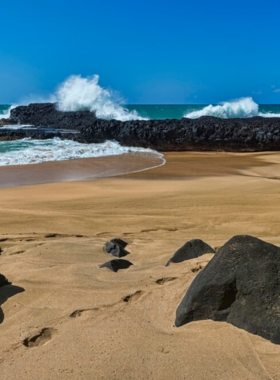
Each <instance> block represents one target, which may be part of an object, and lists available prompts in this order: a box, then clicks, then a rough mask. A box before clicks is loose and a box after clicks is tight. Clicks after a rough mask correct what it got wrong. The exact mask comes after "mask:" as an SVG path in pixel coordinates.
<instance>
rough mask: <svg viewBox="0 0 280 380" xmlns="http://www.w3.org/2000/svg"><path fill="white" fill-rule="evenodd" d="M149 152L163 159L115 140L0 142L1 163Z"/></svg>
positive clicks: (38, 161) (17, 163)
mask: <svg viewBox="0 0 280 380" xmlns="http://www.w3.org/2000/svg"><path fill="white" fill-rule="evenodd" d="M133 152H136V153H137V152H139V153H149V154H154V155H157V156H158V157H160V158H162V157H163V155H161V154H160V153H158V152H156V151H154V150H152V149H145V148H134V147H124V146H121V145H120V144H119V143H117V142H116V141H106V142H104V143H101V144H81V143H78V142H76V141H72V140H61V139H59V138H53V139H47V140H31V139H30V138H25V139H22V140H14V141H9V142H4V141H3V142H0V154H1V160H0V166H9V165H28V164H38V163H41V162H48V161H64V160H71V159H78V158H89V157H104V156H115V155H121V154H126V153H133Z"/></svg>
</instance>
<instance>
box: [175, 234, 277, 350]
mask: <svg viewBox="0 0 280 380" xmlns="http://www.w3.org/2000/svg"><path fill="white" fill-rule="evenodd" d="M279 296H280V248H279V247H276V246H275V245H272V244H269V243H266V242H264V241H262V240H259V239H257V238H255V237H252V236H246V235H245V236H235V237H233V238H232V239H230V240H229V241H228V242H227V243H226V244H225V245H224V246H223V247H222V248H221V249H220V250H219V251H218V253H217V254H216V255H215V256H214V257H213V259H212V260H211V261H210V262H209V264H208V265H207V266H206V267H205V268H204V269H203V270H202V271H201V272H200V273H199V274H198V275H197V277H196V278H195V279H194V281H193V283H192V284H191V286H190V288H189V290H188V291H187V293H186V295H185V297H184V298H183V300H182V302H181V304H180V305H179V307H178V309H177V311H176V320H175V325H176V326H182V325H184V324H186V323H189V322H192V321H198V320H203V319H212V320H214V321H226V322H229V323H231V324H233V325H234V326H236V327H239V328H242V329H244V330H247V331H248V332H250V333H252V334H257V335H260V336H262V337H263V338H266V339H269V340H270V341H271V342H273V343H277V344H280V297H279Z"/></svg>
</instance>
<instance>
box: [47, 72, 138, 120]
mask: <svg viewBox="0 0 280 380" xmlns="http://www.w3.org/2000/svg"><path fill="white" fill-rule="evenodd" d="M98 82H99V76H98V75H94V76H92V77H89V78H83V77H81V76H80V75H72V76H70V77H69V78H68V79H66V81H65V82H64V83H62V84H61V85H60V87H59V88H58V90H57V91H56V93H55V96H54V97H55V99H56V102H57V104H58V109H59V110H61V111H81V110H89V111H92V112H95V114H96V116H97V117H98V118H101V119H117V120H121V121H128V120H143V119H144V118H143V117H141V116H139V114H138V113H137V112H136V111H129V110H128V109H126V108H125V107H123V106H122V105H121V103H122V100H121V99H120V97H119V96H118V95H117V94H116V93H115V92H114V91H112V90H108V89H105V88H103V87H101V86H100V85H99V83H98Z"/></svg>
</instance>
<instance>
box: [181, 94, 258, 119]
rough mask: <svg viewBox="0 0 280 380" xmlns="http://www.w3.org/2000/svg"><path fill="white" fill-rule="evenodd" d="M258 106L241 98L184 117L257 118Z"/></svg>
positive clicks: (251, 100) (252, 101)
mask: <svg viewBox="0 0 280 380" xmlns="http://www.w3.org/2000/svg"><path fill="white" fill-rule="evenodd" d="M258 114H259V105H258V104H257V103H255V102H254V100H253V99H252V98H241V99H237V100H234V101H231V102H224V103H222V104H220V105H216V106H213V105H212V104H210V105H209V106H207V107H204V108H203V109H202V110H199V111H193V112H190V113H188V114H186V115H184V117H187V118H189V119H197V118H199V117H201V116H216V117H220V118H224V119H230V118H235V117H252V116H258Z"/></svg>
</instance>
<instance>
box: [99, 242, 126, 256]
mask: <svg viewBox="0 0 280 380" xmlns="http://www.w3.org/2000/svg"><path fill="white" fill-rule="evenodd" d="M126 246H127V243H126V242H125V241H124V240H122V239H112V240H110V241H108V242H107V243H105V247H104V250H105V252H107V253H110V255H113V256H116V257H124V256H127V255H129V252H128V251H126V250H125V247H126Z"/></svg>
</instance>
